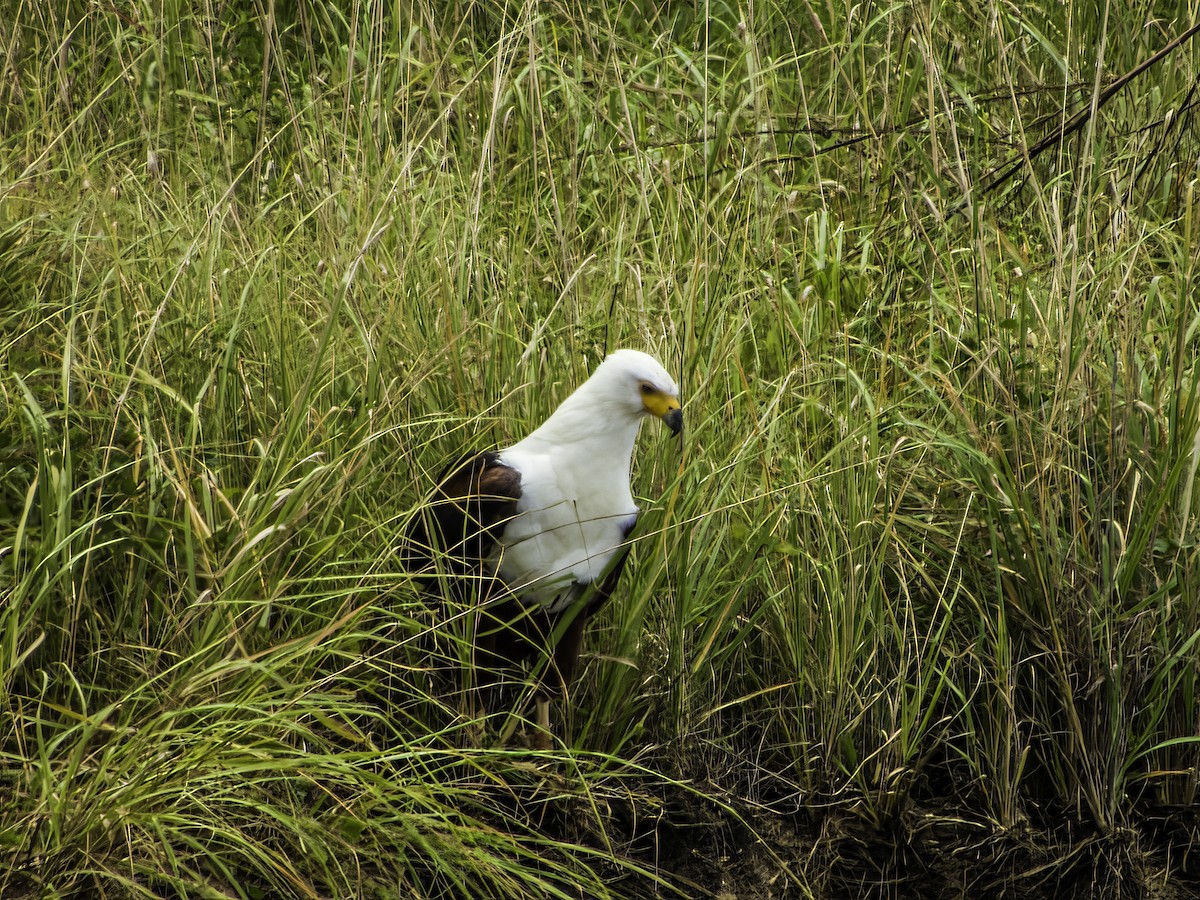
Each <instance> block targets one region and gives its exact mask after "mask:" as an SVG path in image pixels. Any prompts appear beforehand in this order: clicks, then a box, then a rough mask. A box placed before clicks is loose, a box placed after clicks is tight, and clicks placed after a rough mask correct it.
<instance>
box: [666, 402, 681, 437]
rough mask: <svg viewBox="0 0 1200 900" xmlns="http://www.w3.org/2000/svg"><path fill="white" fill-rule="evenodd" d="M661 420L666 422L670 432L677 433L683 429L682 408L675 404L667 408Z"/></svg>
mask: <svg viewBox="0 0 1200 900" xmlns="http://www.w3.org/2000/svg"><path fill="white" fill-rule="evenodd" d="M662 420H663V421H664V422H666V423H667V427H668V428H670V429H671V434H674V435H678V434H679V432H681V431H683V410H682V409H680V408H679V407H678V406H676V407H675V408H674V409H672V410H669V411H668V412H667V413H666V414H665V415H664V416H663V417H662Z"/></svg>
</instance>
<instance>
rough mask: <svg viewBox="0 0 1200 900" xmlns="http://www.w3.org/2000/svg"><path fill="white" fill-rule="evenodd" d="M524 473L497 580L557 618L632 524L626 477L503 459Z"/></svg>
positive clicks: (623, 472) (544, 460) (541, 460)
mask: <svg viewBox="0 0 1200 900" xmlns="http://www.w3.org/2000/svg"><path fill="white" fill-rule="evenodd" d="M503 458H504V461H505V462H506V463H509V464H519V467H520V469H521V472H522V478H521V499H520V501H519V502H518V504H517V516H516V518H514V519H513V520H512V521H511V522H509V523H508V525H507V526H506V527H505V530H504V536H503V538H502V540H501V544H502V547H501V550H500V553H499V555H498V558H497V560H496V562H497V565H498V571H499V574H500V577H501V578H502V579H504V581H505V583H506V584H507V585H508V586H509V587H510V588H511V589H512V590H513V591H514V592H515V593H516V594H517V595H518V596H519V597H520V598H521V599H522V600H524V601H525V602H528V603H535V604H539V605H542V606H546V607H549V608H550V609H551V611H557V609H558V608H560V604H561V605H564V606H565V605H566V604H567V603H569V602H570V599H571V596H573V594H574V593H577V591H572V587H573V586H574V585H576V584H588V583H590V582H592V581H594V580H595V579H596V578H598V577H600V575H601V573H603V572H604V570H605V567H606V566H607V565H608V564H609V563H610V562H611V561H612V558H613V556H614V555H615V554H616V553H617V551H618V550H619V549H620V548H621V546H622V543H623V541H624V539H625V535H626V534H627V533H628V531H629V529H630V527H631V526H632V525H633V522H634V520H635V519H636V517H637V506H636V504H634V502H633V495H632V493H631V492H630V488H629V473H628V469H627V468H626V469H620V468H614V469H613V470H612V471H606V467H604V466H597V467H594V468H592V469H582V468H580V467H578V466H572V467H563V466H562V465H559V466H555V465H554V462H555V461H554V460H553V459H551V458H549V457H544V456H543V457H533V456H531V457H528V458H526V457H523V456H521V455H515V456H513V455H510V454H509V453H506V454H504V455H503Z"/></svg>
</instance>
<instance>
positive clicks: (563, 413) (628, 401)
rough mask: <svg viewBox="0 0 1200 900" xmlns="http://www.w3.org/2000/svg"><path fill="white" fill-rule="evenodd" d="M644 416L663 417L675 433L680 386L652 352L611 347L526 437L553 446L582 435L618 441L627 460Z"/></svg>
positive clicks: (679, 426) (678, 428) (680, 423)
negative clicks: (546, 417)
mask: <svg viewBox="0 0 1200 900" xmlns="http://www.w3.org/2000/svg"><path fill="white" fill-rule="evenodd" d="M647 416H654V417H655V418H658V419H662V420H663V422H665V423H666V425H667V427H668V428H670V429H671V431H672V432H674V433H675V434H679V432H680V431H681V430H682V429H683V410H682V409H680V406H679V386H678V385H677V384H676V383H675V379H673V378H672V377H671V376H670V375H668V374H667V370H666V369H664V368H663V367H662V365H661V364H660V363H659V362H658V360H656V359H655V358H654V357H653V356H651V355H650V354H648V353H642V352H641V351H639V350H615V351H613V352H612V353H610V354H609V355H608V356H607V357H606V358H605V360H604V362H602V363H600V365H599V366H597V367H596V371H594V372H593V373H592V377H591V378H589V379H588V380H587V381H585V382H584V383H583V384H581V385H580V386H579V387H578V388H576V389H575V392H574V393H573V394H571V396H569V397H568V398H567V399H566V400H564V401H563V402H562V404H561V405H560V406H559V407H558V409H557V410H555V411H554V414H553V415H552V416H550V418H549V419H547V420H546V421H545V423H543V425H542V427H541V428H539V429H538V430H537V431H535V432H534V433H533V434H531V435H530V436H529V438H527V439H526V440H529V441H533V442H539V441H543V442H546V443H550V444H554V445H556V446H563V445H566V444H569V443H577V442H579V441H580V440H583V439H587V440H588V441H593V442H595V441H599V442H601V443H613V444H614V445H617V444H619V445H620V446H621V450H620V452H619V453H616V454H615V455H617V456H623V457H624V458H625V459H626V460H628V458H629V455H630V453H632V451H633V439H634V437H635V436H636V435H637V430H638V426H639V425H640V424H641V423H642V420H643V419H645V418H646V417H647ZM596 449H597V451H598V452H601V451H599V447H598V446H597V447H596ZM603 452H604V455H606V456H612V455H614V453H612V452H609V451H603Z"/></svg>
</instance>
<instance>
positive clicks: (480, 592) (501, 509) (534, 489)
mask: <svg viewBox="0 0 1200 900" xmlns="http://www.w3.org/2000/svg"><path fill="white" fill-rule="evenodd" d="M648 416H655V417H656V418H659V419H662V420H663V422H665V423H666V424H667V426H668V427H669V428H670V429H671V431H672V432H673V433H674V434H676V435H678V434H679V433H680V431H681V429H682V428H683V410H682V409H681V408H680V405H679V388H678V386H677V385H676V384H675V381H674V379H672V378H671V376H670V375H668V374H667V371H666V370H665V369H664V368H663V367H662V366H661V365H660V364H659V363H658V361H657V360H655V359H654V357H652V356H650V355H648V354H646V353H641V352H639V351H637V350H617V351H615V352H613V353H611V354H609V356H608V357H607V358H606V359H605V360H604V361H603V362H602V363H601V364H600V365H599V366H598V367H597V368H596V371H595V372H593V373H592V376H591V378H589V379H588V380H587V381H585V382H584V383H583V384H582V385H580V386H579V387H578V388H577V389H576V390H575V392H574V393H572V394H571V396H569V397H568V398H567V399H566V400H564V401H563V402H562V404H561V405H560V406H559V407H558V409H556V410H555V411H554V413H553V414H552V415H551V416H550V418H548V419H547V420H546V421H545V422H544V423H543V424H542V425H541V427H539V428H538V429H537V430H535V431H534V432H533V433H532V434H530V435H529V436H528V437H526V438H524V439H523V440H521V441H518V442H517V443H515V444H513V445H512V446H511V447H508V448H507V449H504V450H499V451H486V452H482V453H477V454H474V455H471V456H468V457H466V458H464V459H461V460H459V461H458V462H457V463H455V464H453V465H451V466H449V467H448V468H447V469H446V470H445V471H444V472H443V474H442V477H441V478H440V479H439V483H438V485H437V487H436V488H435V489H434V491H433V495H432V497H431V498H430V502H429V504H428V506H427V507H426V508H425V509H424V510H422V511H421V514H419V515H417V516H416V517H415V518H414V520H413V523H412V525H411V526H410V529H409V533H408V541H407V542H406V543H407V551H406V552H407V561H408V564H409V567H410V568H411V569H413V570H414V571H415V572H417V573H420V575H421V578H422V579H423V580H425V581H426V582H427V583H428V584H430V585H436V586H437V587H438V589H439V590H441V591H442V593H443V594H444V595H445V594H447V593H448V592H449V593H450V594H452V595H453V596H454V597H455V598H456V599H458V600H460V601H476V602H478V603H479V607H478V616H477V626H476V634H475V647H474V651H475V653H474V656H475V665H476V669H477V672H478V673H479V676H478V677H477V681H480V682H483V681H486V680H487V679H488V678H489V677H491V678H495V677H496V675H495V673H497V672H499V671H500V670H503V669H506V668H512V667H517V666H520V665H521V664H522V663H525V662H528V661H530V660H531V658H532V659H535V660H536V661H537V662H538V663H540V666H538V665H535V666H533V669H534V670H535V671H540V672H541V677H540V679H539V682H538V685H537V691H536V694H535V702H536V712H537V725H538V730H537V731H536V732H535V745H536V746H538V747H541V748H543V749H545V748H548V747H549V745H550V730H549V728H550V695H551V694H552V693H558V692H565V691H566V689H567V688H568V686H569V685H570V682H571V677H572V675H573V674H574V671H575V666H576V663H577V661H578V658H579V650H580V645H581V643H582V638H583V628H584V625H585V624H586V622H587V620H588V619H589V618H590V617H591V616H592V615H593V614H594V613H595V612H596V611H597V610H598V609H599V608H600V607H601V606H603V605H604V603H605V601H607V600H608V598H609V597H610V596H611V595H612V592H613V590H614V588H615V587H616V585H617V580H618V579H619V578H620V576H621V571H622V569H623V568H624V566H625V560H626V558H627V556H628V553H629V537H630V534H631V533H632V531H633V527H634V524H635V522H636V521H637V514H638V507H637V504H635V503H634V502H633V493H632V491H631V490H630V484H629V472H630V465H631V462H632V458H633V445H634V442H635V439H636V438H637V433H638V428H639V427H640V426H641V424H642V420H643V419H645V418H647V417H648ZM489 673H491V674H490V676H489Z"/></svg>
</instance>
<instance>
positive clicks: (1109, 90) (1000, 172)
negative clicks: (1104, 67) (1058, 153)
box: [983, 23, 1200, 193]
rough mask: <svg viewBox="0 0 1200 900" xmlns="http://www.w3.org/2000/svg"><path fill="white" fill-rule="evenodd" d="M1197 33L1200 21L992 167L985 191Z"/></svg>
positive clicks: (1010, 175)
mask: <svg viewBox="0 0 1200 900" xmlns="http://www.w3.org/2000/svg"><path fill="white" fill-rule="evenodd" d="M1198 32H1200V23H1197V24H1196V25H1193V26H1192V27H1191V28H1189V29H1188V30H1187V31H1185V32H1184V33H1183V34H1181V35H1180V36H1179V37H1177V38H1175V39H1174V40H1173V41H1171V42H1170V43H1169V44H1167V45H1166V46H1165V47H1163V48H1162V49H1161V50H1159V51H1158V52H1157V53H1155V54H1153V55H1152V56H1150V57H1148V58H1147V59H1145V60H1143V61H1142V62H1140V63H1139V64H1138V65H1136V66H1134V67H1133V68H1132V69H1130V70H1129V71H1128V72H1126V73H1125V74H1124V75H1122V76H1121V77H1120V78H1118V79H1116V80H1115V81H1113V82H1111V83H1109V84H1108V86H1107V87H1105V88H1104V89H1103V90H1102V91H1100V93H1099V95H1098V96H1097V97H1096V99H1095V101H1094V102H1091V103H1088V104H1087V105H1086V106H1084V107H1083V108H1082V109H1080V110H1078V111H1077V112H1076V113H1075V114H1074V115H1073V116H1071V118H1069V119H1067V120H1066V121H1065V122H1063V124H1062V125H1061V126H1060V127H1059V128H1057V129H1056V130H1054V131H1051V132H1050V133H1049V134H1047V135H1044V136H1043V137H1042V138H1041V140H1039V141H1038V142H1037V143H1035V144H1034V145H1033V146H1031V147H1029V148H1026V149H1022V150H1021V151H1019V152H1018V153H1016V154H1015V155H1014V156H1012V157H1011V158H1010V159H1009V160H1008V161H1007V162H1004V163H1001V164H1000V165H999V166H997V167H996V168H994V169H992V171H991V172H989V173H988V175H987V178H988V179H989V180H988V181H987V182H986V183H985V184H984V186H983V192H984V193H989V192H991V191H995V190H998V189H999V188H1001V187H1003V186H1004V185H1005V184H1006V183H1008V182H1009V181H1011V180H1012V179H1013V178H1015V177H1016V175H1017V173H1018V172H1020V171H1021V170H1022V169H1023V168H1024V167H1025V165H1026V163H1031V162H1033V160H1034V159H1036V158H1037V157H1038V156H1040V155H1041V154H1042V153H1044V152H1045V151H1046V150H1049V149H1050V148H1051V147H1056V146H1058V145H1059V144H1061V143H1062V142H1063V141H1065V140H1066V139H1067V138H1068V137H1070V136H1071V135H1072V134H1074V133H1075V132H1077V131H1079V130H1080V129H1081V128H1083V126H1084V125H1086V124H1087V123H1088V121H1089V120H1090V119H1091V118H1092V114H1093V113H1094V112H1096V111H1098V110H1099V109H1100V107H1102V106H1104V104H1106V103H1107V102H1108V101H1109V100H1111V99H1112V98H1113V97H1115V96H1116V95H1117V94H1118V93H1119V92H1120V91H1121V89H1122V88H1123V87H1125V85H1127V84H1129V82H1131V81H1133V79H1135V78H1137V76H1139V75H1141V74H1142V73H1143V72H1145V71H1146V70H1147V69H1149V68H1150V67H1151V66H1153V65H1154V64H1155V63H1157V62H1159V61H1160V60H1162V59H1164V58H1165V57H1166V56H1168V55H1169V54H1170V53H1171V52H1172V51H1174V50H1175V49H1176V48H1177V47H1179V46H1180V45H1182V44H1184V43H1185V42H1187V41H1188V40H1190V39H1191V38H1192V37H1194V36H1195V35H1196V34H1197V33H1198Z"/></svg>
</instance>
